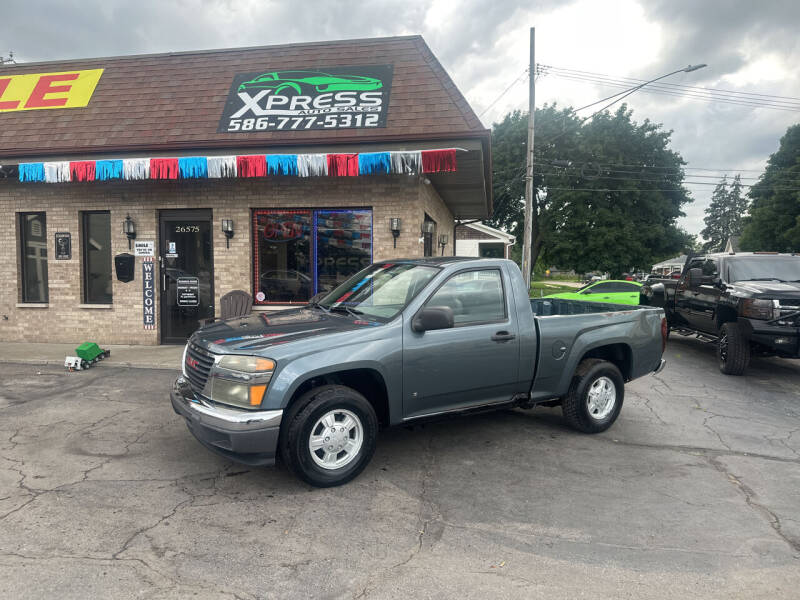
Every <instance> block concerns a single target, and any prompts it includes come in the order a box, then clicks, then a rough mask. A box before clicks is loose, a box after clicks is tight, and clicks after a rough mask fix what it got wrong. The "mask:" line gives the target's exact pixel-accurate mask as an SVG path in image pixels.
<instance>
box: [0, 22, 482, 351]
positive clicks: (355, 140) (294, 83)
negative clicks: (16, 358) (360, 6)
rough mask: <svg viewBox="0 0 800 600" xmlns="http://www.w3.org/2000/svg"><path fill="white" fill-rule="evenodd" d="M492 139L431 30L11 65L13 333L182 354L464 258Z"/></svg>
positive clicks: (8, 184)
mask: <svg viewBox="0 0 800 600" xmlns="http://www.w3.org/2000/svg"><path fill="white" fill-rule="evenodd" d="M489 142H490V139H489V131H488V130H486V129H484V128H483V126H482V125H481V123H480V121H479V120H478V118H477V117H476V116H475V114H474V112H473V111H472V109H471V108H470V107H469V105H468V104H467V103H466V101H465V100H464V98H463V96H462V95H461V93H460V92H459V91H458V89H457V88H456V87H455V85H454V84H453V82H452V81H451V79H450V78H449V77H448V75H447V73H446V72H445V71H444V70H443V68H442V66H441V65H440V64H439V62H438V61H437V60H436V58H435V57H434V56H433V55H432V53H431V51H430V50H429V48H428V47H427V45H426V44H425V42H424V41H423V39H422V38H421V37H419V36H411V37H399V38H385V39H369V40H353V41H339V42H321V43H312V44H293V45H284V46H268V47H260V48H243V49H233V50H214V51H198V52H186V53H174V54H160V55H147V56H129V57H115V58H97V59H88V60H73V61H60V62H48V63H31V64H23V65H13V66H6V67H0V250H1V251H2V254H1V255H2V257H3V258H4V260H2V261H0V278H2V280H3V281H4V283H5V285H3V286H2V288H0V340H6V341H21V340H27V341H44V340H48V341H64V342H74V341H83V340H86V339H91V340H95V341H98V342H101V343H106V344H108V343H130V344H159V343H179V342H181V341H183V340H185V338H186V337H187V335H188V334H189V333H191V331H193V330H194V329H195V328H196V327H197V323H198V320H199V319H202V318H207V317H211V316H213V315H215V314H217V315H218V314H219V299H220V297H221V296H222V295H224V294H225V293H226V292H228V291H231V290H235V289H242V290H245V291H247V292H248V293H250V294H252V295H253V298H254V302H255V307H254V308H255V310H270V309H276V308H281V307H285V306H291V305H294V304H302V303H305V302H306V301H307V300H308V299H309V298H310V297H311V296H313V295H314V294H316V293H318V292H320V291H325V290H327V289H330V288H331V287H333V286H334V285H336V284H337V283H339V282H341V281H343V280H344V279H346V278H347V277H349V276H350V275H352V274H353V273H355V272H357V271H358V270H360V269H361V268H362V267H363V266H365V265H366V264H368V263H370V262H372V261H373V260H382V259H386V258H393V257H401V256H406V257H417V256H424V255H433V254H440V253H442V252H446V253H452V252H453V248H454V243H455V237H456V236H455V223H456V221H457V220H459V219H476V218H482V217H486V216H487V215H488V214H489V212H490V210H491V191H490V190H491V180H490V177H491V163H490V155H489Z"/></svg>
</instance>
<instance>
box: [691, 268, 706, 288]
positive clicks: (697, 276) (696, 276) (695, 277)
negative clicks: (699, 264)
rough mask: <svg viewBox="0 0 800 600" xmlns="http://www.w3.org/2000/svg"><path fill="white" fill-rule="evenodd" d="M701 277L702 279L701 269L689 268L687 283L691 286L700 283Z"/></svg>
mask: <svg viewBox="0 0 800 600" xmlns="http://www.w3.org/2000/svg"><path fill="white" fill-rule="evenodd" d="M702 279H703V269H700V268H695V269H689V285H691V286H695V285H700V283H701V280H702Z"/></svg>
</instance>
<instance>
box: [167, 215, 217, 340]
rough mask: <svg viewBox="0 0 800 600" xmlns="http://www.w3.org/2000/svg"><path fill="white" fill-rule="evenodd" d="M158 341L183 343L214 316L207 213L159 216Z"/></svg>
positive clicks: (209, 228)
mask: <svg viewBox="0 0 800 600" xmlns="http://www.w3.org/2000/svg"><path fill="white" fill-rule="evenodd" d="M159 226H160V227H159V228H160V232H159V233H160V235H159V251H158V254H159V263H160V276H161V281H160V284H161V342H162V343H164V344H183V343H185V342H186V339H187V338H188V337H189V336H190V335H192V333H193V332H194V331H195V330H196V329H197V328H198V327H199V324H200V320H201V319H207V318H211V317H213V316H214V252H213V247H212V240H211V237H212V236H211V234H212V229H211V211H210V210H164V211H161V213H160V216H159Z"/></svg>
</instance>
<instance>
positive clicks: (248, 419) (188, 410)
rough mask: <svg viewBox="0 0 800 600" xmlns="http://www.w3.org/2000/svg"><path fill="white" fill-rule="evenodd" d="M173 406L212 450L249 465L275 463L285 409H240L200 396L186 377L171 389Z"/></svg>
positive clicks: (193, 431)
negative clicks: (217, 403) (212, 401)
mask: <svg viewBox="0 0 800 600" xmlns="http://www.w3.org/2000/svg"><path fill="white" fill-rule="evenodd" d="M170 399H171V400H172V408H173V410H174V411H175V412H176V413H178V414H179V415H180V416H182V417H183V418H184V419H185V420H186V425H187V426H188V427H189V431H191V432H192V434H193V435H194V437H196V438H197V440H198V441H199V442H200V443H201V444H203V445H204V446H205V447H206V448H208V449H209V450H212V451H214V452H216V453H217V454H221V455H222V456H224V457H226V458H229V459H231V460H235V461H237V462H241V463H244V464H246V465H273V464H275V454H276V451H277V448H278V435H279V433H280V427H281V418H282V417H283V411H282V410H256V411H254V410H238V409H235V408H231V407H228V406H221V405H216V404H212V403H210V402H207V401H206V400H205V399H203V398H202V397H198V396H197V395H196V394H195V393H194V392H193V391H192V389H191V387H190V386H189V382H188V381H187V380H186V379H185V378H184V377H183V376H181V377H178V378H177V379H176V380H175V383H174V384H173V386H172V392H171V393H170Z"/></svg>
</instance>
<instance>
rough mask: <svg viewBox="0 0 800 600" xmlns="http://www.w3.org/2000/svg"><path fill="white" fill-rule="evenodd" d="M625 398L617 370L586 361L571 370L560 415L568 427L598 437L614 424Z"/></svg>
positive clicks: (594, 360) (600, 362)
mask: <svg viewBox="0 0 800 600" xmlns="http://www.w3.org/2000/svg"><path fill="white" fill-rule="evenodd" d="M624 398H625V381H624V379H623V378H622V373H620V372H619V369H618V368H617V366H616V365H615V364H613V363H610V362H608V361H607V360H601V359H599V358H587V359H585V360H583V361H581V363H580V364H579V365H578V368H577V369H575V375H574V377H573V378H572V384H571V385H570V387H569V392H568V393H567V395H566V397H565V398H564V402H563V403H562V405H561V412H562V413H563V415H564V419H565V420H566V421H567V423H568V424H569V425H570V427H572V428H574V429H577V430H578V431H582V432H583V433H600V432H601V431H605V430H606V429H608V428H609V427H611V425H613V423H614V421H616V420H617V417H618V416H619V413H620V411H621V410H622V401H623V399H624Z"/></svg>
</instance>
